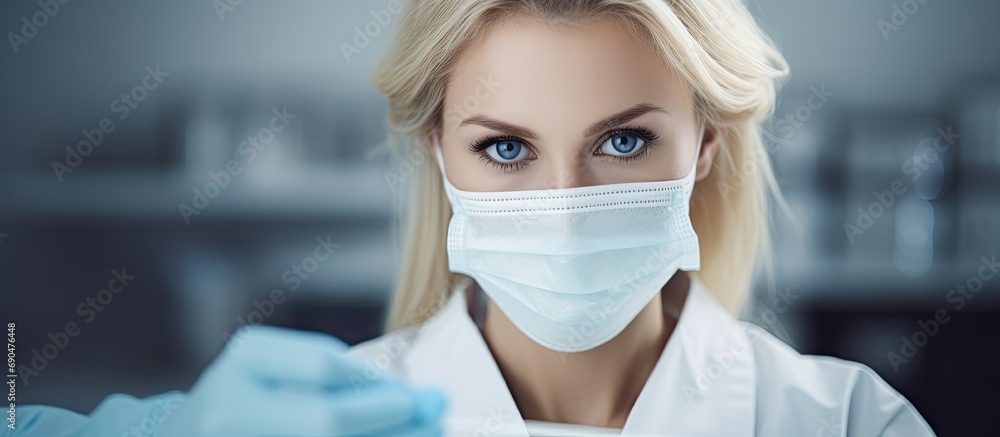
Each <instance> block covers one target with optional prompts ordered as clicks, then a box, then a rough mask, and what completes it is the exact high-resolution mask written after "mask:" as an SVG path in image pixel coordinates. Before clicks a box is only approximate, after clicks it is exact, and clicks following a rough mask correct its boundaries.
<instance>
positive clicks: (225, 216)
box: [0, 165, 392, 224]
mask: <svg viewBox="0 0 1000 437" xmlns="http://www.w3.org/2000/svg"><path fill="white" fill-rule="evenodd" d="M281 174H282V176H281V177H275V178H271V177H268V178H264V177H257V176H260V175H250V174H238V175H236V176H232V178H231V180H230V182H229V184H228V185H227V186H226V187H225V188H222V189H221V190H220V191H219V193H218V194H217V195H216V196H214V197H213V198H208V199H207V205H203V206H204V208H202V209H200V210H198V214H191V215H190V221H191V223H197V222H199V221H219V220H222V221H239V220H245V219H253V220H259V219H302V218H304V219H308V218H317V219H323V218H329V217H347V218H352V217H353V218H364V217H372V216H376V217H378V216H385V217H388V216H389V215H390V214H391V212H392V208H391V206H392V192H391V190H390V188H389V186H388V184H387V183H386V181H385V178H384V176H383V171H382V170H381V169H379V168H377V167H374V166H365V165H352V166H348V165H338V166H329V167H324V168H311V169H308V170H288V171H286V172H283V173H281ZM266 176H270V175H266ZM209 183H212V179H211V178H210V177H209V175H208V173H207V172H205V173H202V174H189V173H185V172H180V171H175V172H169V171H167V172H164V171H161V172H154V171H142V172H139V171H118V172H110V171H108V172H102V173H91V174H86V173H83V172H80V171H77V172H74V173H72V174H67V175H65V179H64V181H63V182H59V181H58V180H56V178H55V176H54V175H53V174H52V173H48V172H20V173H9V174H4V175H0V207H2V209H0V220H12V221H27V220H38V219H41V220H76V219H99V220H111V221H121V220H166V221H173V220H176V221H177V223H179V224H184V223H185V220H184V217H183V216H182V214H181V204H182V203H183V204H186V205H188V206H192V207H193V206H194V205H193V198H194V197H195V193H194V190H195V189H197V190H199V191H201V192H202V193H204V192H205V187H206V184H209ZM209 191H210V192H211V191H213V190H211V189H210V190H209Z"/></svg>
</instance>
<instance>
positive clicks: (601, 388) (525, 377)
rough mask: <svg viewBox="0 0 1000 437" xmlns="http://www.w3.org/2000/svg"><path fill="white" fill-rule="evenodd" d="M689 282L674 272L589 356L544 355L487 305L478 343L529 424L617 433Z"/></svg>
mask: <svg viewBox="0 0 1000 437" xmlns="http://www.w3.org/2000/svg"><path fill="white" fill-rule="evenodd" d="M688 286H689V279H688V278H687V275H685V274H684V273H678V274H676V275H674V277H673V278H672V279H671V280H670V281H669V282H667V284H666V285H664V287H663V289H662V292H661V293H659V294H657V295H656V296H655V297H654V298H653V300H652V301H651V302H650V303H649V304H648V305H646V307H645V308H643V310H642V311H641V312H640V313H639V314H638V315H637V316H636V317H635V319H633V320H632V322H631V323H629V325H628V326H627V327H626V328H625V329H624V330H623V331H622V332H621V333H620V334H618V335H617V336H616V337H615V338H613V339H611V340H610V341H608V342H607V343H604V344H602V345H600V346H598V347H596V348H594V349H591V350H588V351H584V352H578V353H563V352H556V351H553V350H550V349H547V348H545V347H543V346H541V345H539V344H537V343H535V342H534V341H532V340H531V339H529V338H528V337H526V336H525V335H524V334H523V333H522V332H521V331H520V330H518V329H517V327H516V326H514V325H513V324H512V323H511V321H510V319H508V318H507V317H506V316H505V315H504V314H503V312H502V311H501V310H500V309H499V308H498V307H497V306H496V304H494V303H493V302H492V301H491V302H490V303H489V306H488V309H487V315H486V321H485V323H484V325H483V337H484V338H485V340H486V343H487V345H488V346H489V348H490V351H491V352H492V353H493V357H494V359H495V360H496V362H497V365H498V366H499V368H500V372H501V373H502V374H503V376H504V380H505V381H506V382H507V386H508V388H509V389H510V391H511V395H512V396H513V397H514V401H515V402H516V403H517V407H518V410H520V412H521V416H522V417H523V418H524V419H528V420H544V421H549V422H559V423H572V424H580V425H590V426H600V427H609V428H622V427H623V426H624V425H625V420H626V419H627V418H628V414H629V412H630V411H631V410H632V406H633V405H635V401H636V399H637V398H638V397H639V394H640V393H641V391H642V388H643V387H644V386H645V384H646V380H647V379H648V378H649V375H650V373H652V371H653V368H654V367H655V366H656V362H657V361H658V359H659V357H660V354H661V353H662V352H663V348H664V347H665V346H666V343H667V340H668V339H669V338H670V335H671V334H672V333H673V330H674V327H675V326H676V323H677V316H678V315H679V314H680V308H681V306H683V302H684V300H685V297H686V296H687V290H688Z"/></svg>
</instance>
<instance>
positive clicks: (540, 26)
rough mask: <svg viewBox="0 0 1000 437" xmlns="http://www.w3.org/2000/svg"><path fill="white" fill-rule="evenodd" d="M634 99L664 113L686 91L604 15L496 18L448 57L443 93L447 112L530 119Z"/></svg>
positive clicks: (584, 112) (680, 102)
mask: <svg viewBox="0 0 1000 437" xmlns="http://www.w3.org/2000/svg"><path fill="white" fill-rule="evenodd" d="M636 103H652V104H656V105H659V106H663V107H664V108H665V109H667V111H668V112H671V113H673V112H674V111H681V112H684V111H688V112H690V111H691V110H692V109H691V104H692V103H691V96H690V92H689V91H688V90H687V89H686V87H684V86H682V84H681V82H680V81H679V80H678V79H677V78H676V75H675V74H673V72H672V71H671V70H670V69H669V68H668V67H666V66H665V65H664V64H663V62H662V61H661V60H660V59H659V58H658V57H657V56H656V55H655V53H654V52H653V51H652V49H651V48H650V47H649V46H648V45H647V44H644V43H641V42H640V41H639V40H637V39H636V38H635V37H634V36H633V35H632V34H630V33H629V32H627V31H625V30H624V29H623V28H622V27H621V26H620V25H619V24H617V23H616V22H613V21H609V20H603V21H595V22H589V23H581V24H578V25H573V26H558V27H557V26H552V25H547V24H544V23H540V22H538V21H535V20H529V19H517V20H510V21H507V22H504V23H501V24H498V25H496V26H495V27H494V28H493V29H492V30H491V31H490V32H489V34H487V35H486V36H485V38H484V39H483V40H482V41H480V42H479V43H478V44H477V45H474V46H472V47H470V48H469V49H468V50H466V52H465V53H464V54H463V56H462V58H461V59H460V60H459V62H458V63H457V64H456V66H455V69H454V71H453V72H452V75H451V77H450V80H449V83H448V88H447V92H446V96H445V106H446V108H448V110H450V111H460V112H464V113H469V114H471V113H486V114H489V115H496V116H503V117H505V120H506V121H509V122H514V123H523V124H526V125H528V124H531V120H537V119H538V117H545V118H544V119H551V118H552V117H558V116H560V115H562V116H563V118H566V119H568V118H570V117H579V118H581V119H587V120H588V121H592V120H590V119H592V118H595V117H604V116H606V115H607V114H608V113H610V112H615V111H616V110H622V109H625V108H627V107H629V106H632V105H634V104H636Z"/></svg>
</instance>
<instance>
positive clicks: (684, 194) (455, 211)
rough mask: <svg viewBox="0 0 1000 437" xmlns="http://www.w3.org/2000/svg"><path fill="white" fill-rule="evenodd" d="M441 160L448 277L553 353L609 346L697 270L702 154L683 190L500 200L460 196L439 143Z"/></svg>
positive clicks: (503, 194)
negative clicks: (682, 274) (692, 211)
mask: <svg viewBox="0 0 1000 437" xmlns="http://www.w3.org/2000/svg"><path fill="white" fill-rule="evenodd" d="M702 135H704V129H702V130H701V134H699V138H698V143H697V144H698V147H697V148H698V150H699V151H700V150H701V137H702ZM434 154H435V157H436V158H437V162H438V166H439V168H440V169H441V174H442V176H443V179H444V185H445V192H446V193H447V196H448V201H449V202H450V203H451V208H452V217H451V222H450V223H449V225H448V266H449V269H450V270H451V271H452V272H456V273H462V274H465V275H468V276H470V277H472V278H473V279H475V281H476V283H477V284H478V285H479V286H480V288H482V289H483V291H485V292H486V294H487V295H488V296H489V297H490V299H492V300H493V301H494V302H495V303H496V304H497V306H499V307H500V309H501V310H502V311H503V312H504V314H505V315H506V316H507V318H509V319H510V321H511V322H512V323H513V324H514V325H515V326H517V327H518V329H520V330H521V332H523V333H524V335H526V336H528V337H529V338H531V339H532V340H534V341H535V342H536V343H538V344H540V345H542V346H545V347H547V348H549V349H552V350H555V351H560V352H581V351H585V350H589V349H593V348H595V347H597V346H600V345H602V344H604V343H605V342H607V341H608V340H611V339H612V338H614V337H615V336H616V335H618V334H619V333H620V332H621V331H622V330H624V329H625V327H626V326H628V324H629V323H630V322H631V321H632V320H633V319H634V318H635V316H636V315H638V314H639V312H640V311H641V310H642V309H643V308H644V307H645V306H646V305H647V304H649V302H650V301H651V300H652V299H653V297H654V296H656V294H657V293H659V291H660V289H661V288H662V287H663V285H664V284H666V282H667V281H668V280H669V279H670V278H671V277H672V276H673V275H674V273H676V272H677V270H698V269H699V267H700V266H699V250H698V236H697V235H695V233H694V229H693V228H692V226H691V219H690V217H689V215H688V210H689V201H690V199H691V193H692V191H693V189H694V179H695V169H696V168H697V165H696V164H697V159H698V158H697V157H698V153H695V163H694V164H693V165H692V166H691V170H690V171H689V172H688V174H687V176H684V177H683V178H682V179H678V180H672V181H662V182H635V183H619V184H608V185H596V186H589V187H577V188H565V189H550V190H529V191H499V192H472V191H463V190H459V189H457V188H455V187H454V186H453V185H452V184H451V182H450V181H448V176H447V175H446V174H445V171H444V162H443V160H442V158H441V152H440V146H439V145H438V143H437V141H435V143H434Z"/></svg>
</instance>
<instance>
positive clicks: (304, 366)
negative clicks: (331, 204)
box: [0, 326, 445, 437]
mask: <svg viewBox="0 0 1000 437" xmlns="http://www.w3.org/2000/svg"><path fill="white" fill-rule="evenodd" d="M347 351H348V347H347V345H345V344H344V343H342V342H341V341H340V340H337V339H336V338H333V337H331V336H327V335H323V334H319V333H311V332H303V331H293V330H289V329H281V328H274V327H267V326H257V327H253V328H246V329H243V330H241V331H240V332H239V333H237V335H235V336H234V337H233V339H232V341H230V343H229V345H228V346H227V347H226V349H225V350H224V351H223V352H222V353H221V354H220V355H219V357H218V358H216V360H215V361H214V362H213V363H212V364H211V365H209V367H208V368H206V369H205V371H204V372H203V373H202V375H201V377H200V378H199V379H198V381H197V382H196V383H195V385H194V387H193V388H192V389H191V391H190V392H189V393H187V394H183V393H180V392H171V393H165V394H162V395H158V396H153V397H150V398H146V399H137V398H134V397H132V396H128V395H124V394H115V395H111V396H108V397H107V398H106V399H105V400H104V401H103V402H101V404H100V405H99V406H98V407H97V408H96V409H95V410H94V411H93V412H92V413H91V414H90V415H89V416H84V415H81V414H78V413H75V412H72V411H68V410H64V409H61V408H57V407H48V406H24V407H19V420H18V428H17V430H10V429H6V428H2V429H0V436H8V435H13V436H17V437H21V436H29V437H36V436H37V437H67V436H73V437H99V436H100V437H105V436H114V437H118V436H143V437H149V436H153V437H208V436H211V437H263V436H267V437H277V436H281V437H306V436H400V437H425V436H438V435H441V429H440V416H441V414H442V412H443V410H444V407H445V401H444V397H443V395H442V394H441V393H440V392H438V391H436V390H415V389H412V388H410V387H408V386H406V385H405V384H404V383H403V382H401V381H398V380H392V379H388V378H380V379H375V380H373V379H370V378H369V377H368V376H367V375H366V374H365V373H364V363H363V362H361V361H359V360H358V359H357V358H354V357H352V356H348V355H347Z"/></svg>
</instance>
